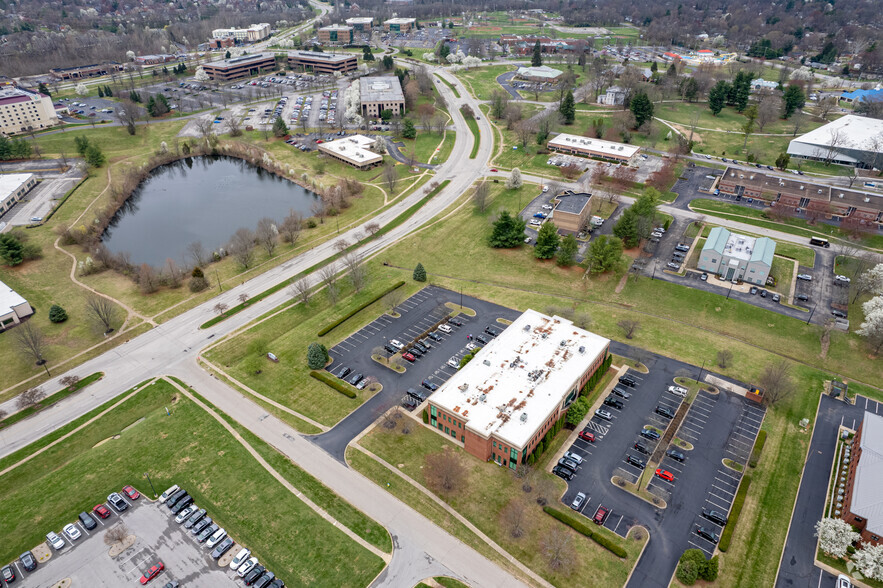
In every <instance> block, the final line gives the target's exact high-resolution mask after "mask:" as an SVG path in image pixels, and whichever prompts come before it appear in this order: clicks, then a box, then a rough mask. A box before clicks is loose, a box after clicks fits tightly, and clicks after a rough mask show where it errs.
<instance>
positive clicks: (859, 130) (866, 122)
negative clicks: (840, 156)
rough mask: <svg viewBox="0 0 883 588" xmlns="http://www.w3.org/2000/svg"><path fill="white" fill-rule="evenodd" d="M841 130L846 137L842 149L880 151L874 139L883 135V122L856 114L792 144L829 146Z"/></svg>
mask: <svg viewBox="0 0 883 588" xmlns="http://www.w3.org/2000/svg"><path fill="white" fill-rule="evenodd" d="M841 129H842V131H841V132H842V133H844V134H845V135H846V142H845V143H843V142H841V143H840V145H839V148H840V149H860V150H867V151H875V150H876V151H880V146H879V145H877V146H876V149H874V143H873V141H872V139H875V138H877V137H878V136H879V135H880V134H881V133H883V120H879V119H876V118H868V117H864V116H856V115H854V114H847V115H846V116H842V117H840V118H838V119H837V120H835V121H833V122H830V123H828V124H826V125H824V126H821V127H819V128H817V129H815V130H812V131H810V132H808V133H807V134H805V135H801V136H800V137H797V138H796V139H794V140H793V141H792V142H798V143H807V144H810V145H824V146H828V145H830V144H831V135H832V134H833V133H834V132H836V131H838V130H841Z"/></svg>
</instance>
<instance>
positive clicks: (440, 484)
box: [424, 448, 468, 493]
mask: <svg viewBox="0 0 883 588" xmlns="http://www.w3.org/2000/svg"><path fill="white" fill-rule="evenodd" d="M424 471H425V476H426V479H427V482H428V484H429V485H430V486H431V487H432V488H434V489H435V490H437V491H440V492H445V493H448V492H453V491H454V490H458V489H461V487H462V485H463V482H465V481H466V476H467V473H468V472H467V470H466V466H465V465H464V464H463V461H462V460H461V459H460V456H459V455H457V453H456V452H455V451H453V450H451V449H447V448H445V450H444V451H440V452H439V453H432V454H430V455H427V456H426V468H425V469H424Z"/></svg>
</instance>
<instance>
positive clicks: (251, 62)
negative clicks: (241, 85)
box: [202, 53, 276, 82]
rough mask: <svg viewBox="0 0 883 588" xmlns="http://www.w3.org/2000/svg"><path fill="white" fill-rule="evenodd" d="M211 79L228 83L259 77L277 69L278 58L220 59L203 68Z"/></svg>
mask: <svg viewBox="0 0 883 588" xmlns="http://www.w3.org/2000/svg"><path fill="white" fill-rule="evenodd" d="M202 69H203V70H205V73H207V74H208V77H209V79H212V80H214V81H216V82H217V81H221V82H226V81H230V80H238V79H241V78H248V77H251V76H254V75H258V74H260V73H262V72H265V71H270V70H273V69H276V56H275V55H274V54H273V53H255V54H254V55H240V56H239V57H231V58H230V59H219V60H217V61H212V62H210V63H205V64H203V66H202Z"/></svg>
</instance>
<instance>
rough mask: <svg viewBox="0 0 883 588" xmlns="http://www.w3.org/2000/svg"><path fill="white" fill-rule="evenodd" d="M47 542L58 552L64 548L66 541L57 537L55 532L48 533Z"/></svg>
mask: <svg viewBox="0 0 883 588" xmlns="http://www.w3.org/2000/svg"><path fill="white" fill-rule="evenodd" d="M46 541H47V542H48V543H49V545H51V546H52V549H54V550H56V551H58V550H59V549H62V548H63V547H64V539H62V538H61V537H59V536H58V535H56V534H55V532H54V531H49V532H48V533H46Z"/></svg>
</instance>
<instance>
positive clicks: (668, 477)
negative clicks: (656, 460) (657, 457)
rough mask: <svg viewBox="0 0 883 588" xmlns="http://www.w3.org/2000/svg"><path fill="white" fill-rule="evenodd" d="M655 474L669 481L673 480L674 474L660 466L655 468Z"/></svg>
mask: <svg viewBox="0 0 883 588" xmlns="http://www.w3.org/2000/svg"><path fill="white" fill-rule="evenodd" d="M656 475H657V476H659V477H660V478H662V479H663V480H668V481H669V482H674V481H675V475H674V474H673V473H671V472H670V471H668V470H664V469H662V468H657V469H656Z"/></svg>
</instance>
